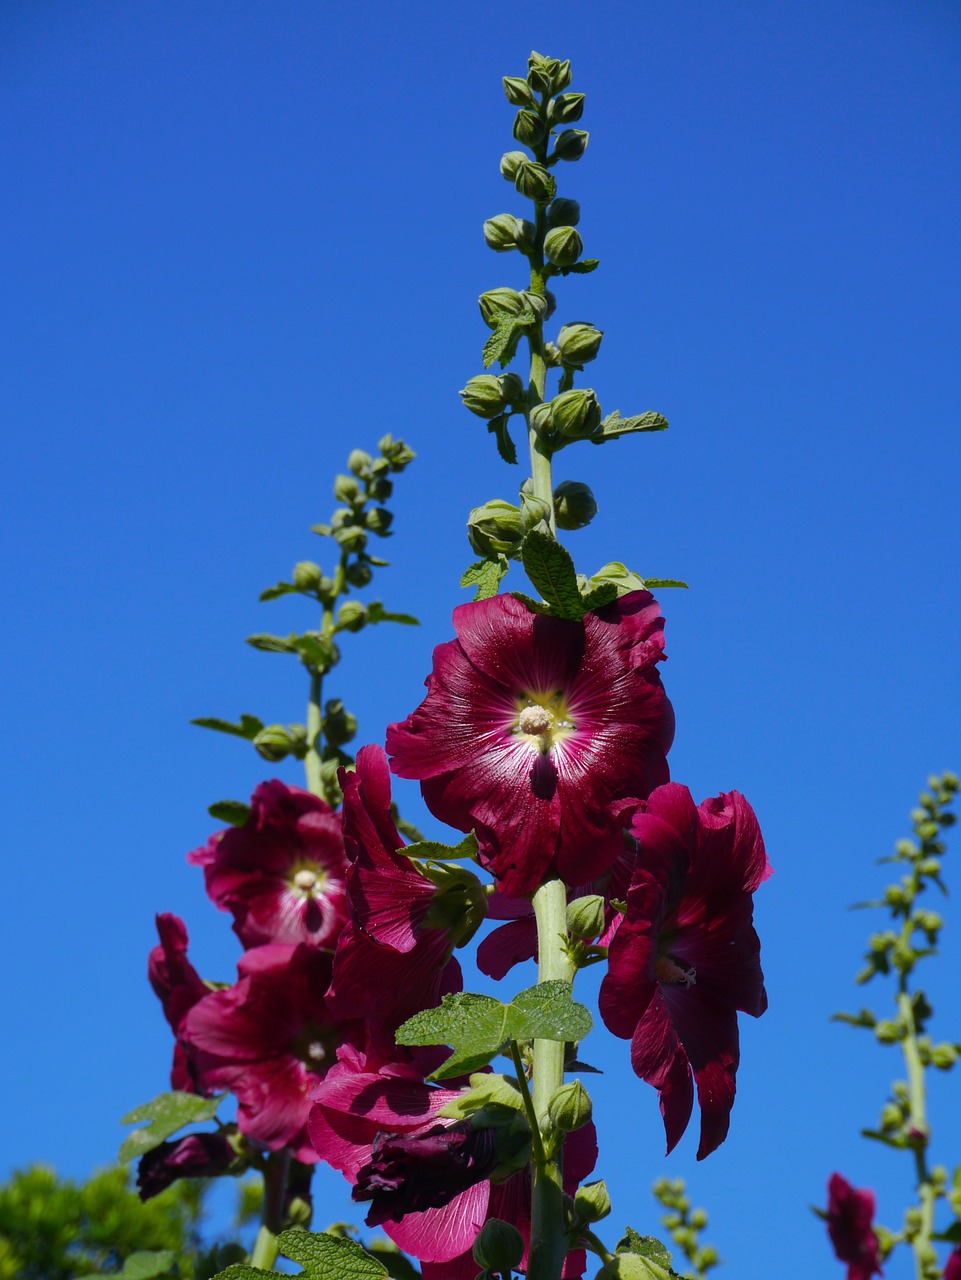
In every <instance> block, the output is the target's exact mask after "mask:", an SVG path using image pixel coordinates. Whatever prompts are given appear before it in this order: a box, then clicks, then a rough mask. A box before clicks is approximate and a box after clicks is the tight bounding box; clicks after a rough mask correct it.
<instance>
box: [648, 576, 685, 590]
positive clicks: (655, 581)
mask: <svg viewBox="0 0 961 1280" xmlns="http://www.w3.org/2000/svg"><path fill="white" fill-rule="evenodd" d="M644 585H645V586H646V587H647V588H648V590H652V591H658V590H660V589H661V588H662V587H683V588H684V590H685V591H687V590H688V585H687V583H686V582H682V581H681V580H680V578H645V579H644Z"/></svg>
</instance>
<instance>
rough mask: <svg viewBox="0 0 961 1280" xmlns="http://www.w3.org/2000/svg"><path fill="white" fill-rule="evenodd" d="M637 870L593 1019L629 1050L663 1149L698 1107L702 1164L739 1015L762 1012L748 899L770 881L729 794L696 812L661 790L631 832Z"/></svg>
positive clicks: (718, 1137)
mask: <svg viewBox="0 0 961 1280" xmlns="http://www.w3.org/2000/svg"><path fill="white" fill-rule="evenodd" d="M631 834H632V835H633V836H634V839H635V840H636V842H637V851H638V852H637V859H636V862H635V865H634V871H633V876H632V879H631V884H630V888H629V889H628V891H627V903H626V905H627V912H626V915H625V916H624V918H623V919H622V920H621V922H620V924H619V925H618V926H617V929H616V931H615V933H614V936H613V938H612V939H611V942H610V954H609V958H608V966H609V967H608V972H607V974H606V976H605V978H604V981H603V983H602V984H601V992H600V1001H599V1006H600V1011H601V1016H602V1017H603V1019H604V1021H605V1023H606V1024H607V1026H608V1027H609V1028H610V1030H611V1031H613V1032H614V1034H615V1035H618V1036H623V1037H624V1038H625V1039H628V1038H630V1039H631V1062H632V1065H633V1067H634V1070H635V1072H636V1073H637V1074H638V1075H639V1076H640V1077H641V1078H642V1079H643V1080H646V1081H647V1083H648V1084H652V1085H654V1087H655V1088H656V1089H657V1091H658V1094H659V1096H660V1104H661V1114H662V1115H663V1117H664V1128H665V1131H666V1133H667V1149H668V1151H671V1150H672V1149H673V1148H674V1146H675V1145H676V1144H677V1142H678V1140H679V1139H680V1137H681V1135H682V1134H683V1132H684V1130H685V1129H686V1128H687V1123H688V1121H689V1120H690V1118H691V1111H692V1109H693V1105H694V1090H693V1088H692V1084H691V1071H692V1069H693V1073H694V1082H695V1084H696V1086H697V1097H698V1102H699V1103H700V1107H701V1139H700V1145H699V1147H698V1152H697V1158H698V1160H702V1159H703V1158H704V1157H705V1156H706V1155H709V1154H710V1152H712V1151H713V1150H714V1149H715V1148H716V1147H717V1146H719V1145H720V1143H722V1142H723V1141H724V1139H725V1137H726V1136H727V1131H728V1126H729V1124H730V1116H731V1107H732V1105H733V1103H734V1092H735V1073H736V1071H737V1064H738V1057H739V1049H738V1031H737V1012H738V1010H740V1011H741V1012H743V1013H749V1014H751V1015H752V1016H753V1017H759V1016H760V1015H761V1014H762V1013H763V1012H764V1010H765V1009H766V1008H767V995H766V994H765V991H764V978H763V975H762V973H761V965H760V959H759V955H760V944H759V942H758V938H757V934H756V933H755V932H754V928H753V924H752V915H753V901H752V897H751V895H752V894H753V892H754V890H755V889H756V888H757V887H758V885H759V884H760V883H761V881H762V880H764V879H766V878H767V876H768V875H770V866H769V864H768V861H767V856H766V855H765V852H764V842H763V840H762V839H761V833H760V830H759V828H758V825H757V819H756V818H755V816H754V811H753V810H752V809H751V806H750V805H749V804H748V802H747V801H746V800H745V799H744V797H743V796H742V795H740V794H739V793H738V792H736V791H731V792H728V793H726V794H724V795H720V796H718V797H717V798H716V799H714V800H706V801H705V802H704V803H703V804H701V805H699V806H698V807H696V808H695V805H694V802H693V800H692V799H691V793H690V792H689V791H688V789H687V787H682V786H680V785H678V784H677V783H669V784H668V785H667V786H663V787H658V788H657V790H656V791H654V792H652V794H651V796H650V798H649V799H648V800H647V801H646V802H643V803H642V804H641V805H640V807H639V810H638V812H637V813H636V815H635V817H634V820H633V824H632V826H631Z"/></svg>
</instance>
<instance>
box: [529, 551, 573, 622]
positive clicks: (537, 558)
mask: <svg viewBox="0 0 961 1280" xmlns="http://www.w3.org/2000/svg"><path fill="white" fill-rule="evenodd" d="M521 560H522V562H523V564H524V568H525V570H526V571H527V576H528V577H529V578H530V580H531V582H532V583H533V584H534V586H535V587H536V588H537V590H538V591H539V592H540V593H541V596H542V597H543V599H544V602H545V604H547V605H548V606H549V608H550V611H551V613H552V614H553V615H554V616H555V617H558V618H571V619H573V620H574V621H579V620H580V619H581V618H583V616H584V614H585V613H586V611H587V610H586V608H585V605H584V601H583V599H582V598H581V593H580V589H579V587H578V585H577V571H576V570H575V568H574V561H573V560H572V559H571V557H570V553H569V552H568V551H566V550H565V549H564V547H562V546H561V544H560V543H559V542H558V541H557V540H556V538H552V537H551V536H550V534H547V533H541V532H540V530H539V529H531V531H530V533H528V535H527V537H526V538H525V539H524V542H523V545H522V547H521Z"/></svg>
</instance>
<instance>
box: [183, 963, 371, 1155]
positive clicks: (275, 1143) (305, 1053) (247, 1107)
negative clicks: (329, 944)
mask: <svg viewBox="0 0 961 1280" xmlns="http://www.w3.org/2000/svg"><path fill="white" fill-rule="evenodd" d="M330 969H331V957H330V955H329V953H327V952H325V951H318V950H317V949H316V948H314V947H310V946H307V945H306V944H301V945H300V946H297V947H290V946H283V945H281V944H276V943H275V944H273V945H271V946H266V947H254V948H252V949H251V950H250V951H247V952H245V953H244V955H243V956H242V957H241V959H240V961H239V963H238V965H237V971H238V975H239V977H238V981H237V983H236V984H235V985H234V986H232V987H230V988H228V989H227V990H226V991H213V992H210V993H209V994H208V995H207V996H205V997H204V999H203V1000H201V1001H200V1002H199V1003H198V1004H196V1005H194V1006H193V1008H192V1009H191V1010H190V1012H189V1013H188V1014H187V1017H186V1019H185V1020H184V1025H183V1029H182V1033H183V1036H184V1038H185V1040H186V1041H187V1043H188V1044H189V1045H190V1046H191V1047H192V1048H195V1049H198V1050H200V1051H202V1052H203V1054H204V1055H205V1058H204V1079H205V1081H206V1083H207V1084H208V1085H209V1086H210V1087H212V1088H214V1089H229V1090H230V1092H231V1093H233V1094H235V1095H236V1097H237V1104H238V1105H237V1125H238V1128H239V1129H240V1132H241V1133H243V1134H246V1135H247V1137H249V1138H252V1139H253V1140H254V1141H255V1142H259V1143H262V1144H263V1146H265V1147H268V1148H270V1149H271V1150H278V1149H279V1148H280V1147H290V1149H291V1151H292V1153H293V1155H294V1156H295V1157H296V1158H297V1159H298V1160H301V1161H303V1162H304V1163H307V1164H311V1163H313V1162H315V1161H316V1159H317V1156H316V1155H315V1153H314V1149H313V1147H312V1146H311V1145H310V1142H309V1141H308V1139H307V1132H306V1122H307V1114H308V1112H309V1110H310V1102H309V1101H308V1096H307V1095H308V1093H309V1091H310V1090H311V1089H312V1088H313V1087H314V1085H316V1084H318V1083H319V1082H320V1080H321V1079H322V1078H323V1076H324V1074H325V1073H326V1071H327V1069H328V1067H329V1066H330V1065H331V1063H333V1062H334V1060H335V1056H336V1051H337V1048H338V1046H339V1045H340V1044H342V1043H344V1042H345V1041H347V1040H351V1039H353V1040H361V1039H362V1037H363V1036H364V1028H363V1025H362V1024H361V1023H360V1022H358V1021H357V1020H356V1019H338V1018H336V1017H335V1016H333V1015H332V1014H331V1012H330V1010H329V1008H328V1006H327V1004H326V1002H325V1000H324V992H325V991H326V989H327V984H328V982H329V981H330Z"/></svg>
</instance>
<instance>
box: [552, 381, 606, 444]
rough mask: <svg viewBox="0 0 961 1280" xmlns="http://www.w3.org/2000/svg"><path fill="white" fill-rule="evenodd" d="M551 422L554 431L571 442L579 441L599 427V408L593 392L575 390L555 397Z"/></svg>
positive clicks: (563, 392)
mask: <svg viewBox="0 0 961 1280" xmlns="http://www.w3.org/2000/svg"><path fill="white" fill-rule="evenodd" d="M551 405H552V414H551V421H552V425H553V427H554V430H555V431H559V432H560V433H561V435H562V436H567V437H568V438H569V439H572V440H580V439H583V438H584V437H585V436H589V435H591V434H592V432H594V431H596V430H597V428H598V427H599V426H600V425H601V406H600V405H599V404H598V403H597V397H596V396H595V395H594V392H593V391H590V390H582V389H580V388H575V389H574V390H572V391H562V392H561V394H560V395H559V396H555V397H554V399H553V401H552V402H551Z"/></svg>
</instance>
